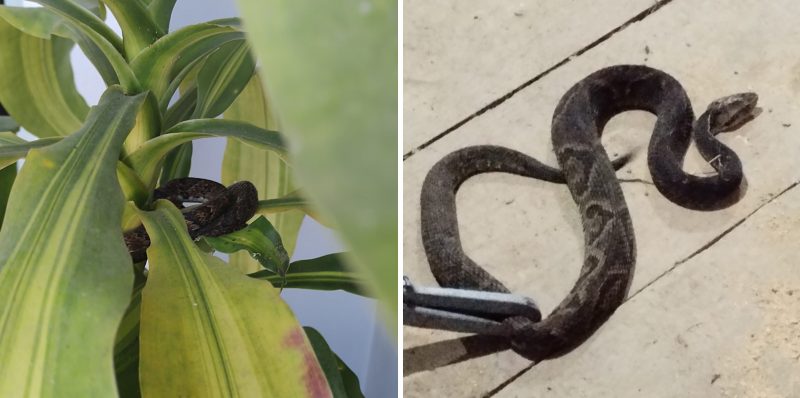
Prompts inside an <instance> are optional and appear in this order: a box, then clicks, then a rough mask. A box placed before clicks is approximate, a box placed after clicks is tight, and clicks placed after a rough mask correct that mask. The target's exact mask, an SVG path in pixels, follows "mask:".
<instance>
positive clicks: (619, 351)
mask: <svg viewBox="0 0 800 398" xmlns="http://www.w3.org/2000/svg"><path fill="white" fill-rule="evenodd" d="M798 230H800V187H797V188H794V189H792V190H791V191H788V192H787V193H786V194H784V195H782V196H781V197H779V198H777V199H776V200H775V201H774V202H772V203H771V204H770V205H768V206H765V207H764V208H762V209H761V210H760V211H758V212H757V213H755V214H754V215H753V216H752V217H750V218H748V219H747V220H746V221H745V222H744V223H743V224H742V225H741V226H740V227H739V228H736V229H735V230H734V231H733V232H731V233H730V234H729V235H727V236H726V237H725V238H723V239H722V240H720V241H719V243H717V244H715V245H714V246H712V247H710V248H709V249H708V250H707V251H705V252H703V253H701V254H699V255H698V256H696V257H694V258H692V259H691V260H690V261H688V262H686V263H685V264H683V265H682V266H681V267H678V268H676V269H675V270H674V271H672V272H670V273H669V274H667V275H665V276H664V277H663V278H661V279H659V280H658V281H657V282H656V283H654V284H653V285H652V286H651V287H650V288H648V289H646V290H644V291H643V292H642V293H640V294H638V295H636V296H635V297H633V298H631V299H630V300H629V301H628V302H627V303H626V304H625V305H623V306H622V307H621V308H620V309H619V310H618V311H617V313H616V314H615V315H614V319H613V322H609V323H607V324H606V325H604V327H603V328H602V329H601V330H600V331H599V332H598V333H596V334H595V336H594V337H593V338H592V339H591V340H589V341H588V342H587V343H586V344H584V345H583V346H581V347H580V348H578V349H576V350H575V351H573V352H572V353H570V355H569V357H565V358H563V360H554V361H547V362H543V363H541V364H539V365H537V366H535V367H534V368H532V369H531V370H530V371H528V372H527V373H525V374H524V375H523V376H521V377H520V378H519V379H517V380H516V381H514V382H513V383H511V384H510V385H509V386H508V387H507V388H505V389H503V390H502V391H501V392H500V393H499V394H498V395H497V396H498V397H535V396H536V397H538V396H560V397H686V396H691V397H763V398H783V397H800V378H798V377H797V375H799V374H800V272H798V266H797V264H798V255H797V243H798V239H797V234H798V233H797V231H798ZM548 394H549V395H548Z"/></svg>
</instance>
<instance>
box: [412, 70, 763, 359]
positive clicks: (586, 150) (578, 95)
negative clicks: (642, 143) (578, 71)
mask: <svg viewBox="0 0 800 398" xmlns="http://www.w3.org/2000/svg"><path fill="white" fill-rule="evenodd" d="M756 101H757V96H756V95H755V94H753V93H743V94H735V95H732V96H729V97H725V98H722V99H719V100H717V101H714V102H712V103H711V104H710V105H709V107H708V109H707V110H706V112H705V113H703V114H702V115H701V116H700V117H699V118H698V119H697V120H696V121H695V119H694V114H693V112H692V107H691V104H690V102H689V99H688V97H687V96H686V93H685V91H684V89H683V87H681V85H680V83H678V81H677V80H675V79H674V78H672V77H671V76H669V75H668V74H666V73H664V72H661V71H659V70H656V69H652V68H649V67H646V66H635V65H620V66H613V67H609V68H605V69H602V70H599V71H597V72H595V73H592V74H591V75H589V76H588V77H586V78H585V79H583V80H581V81H580V82H578V83H577V84H575V85H574V86H573V87H572V88H571V89H570V90H569V91H567V93H566V94H564V96H563V97H562V98H561V101H560V102H559V103H558V105H557V106H556V110H555V113H554V116H553V122H552V126H551V132H552V141H553V148H554V151H555V154H556V157H557V159H558V164H559V166H560V168H561V169H560V170H559V169H556V168H552V167H549V166H546V165H544V164H542V163H540V162H538V161H537V160H536V159H534V158H532V157H529V156H527V155H525V154H522V153H520V152H517V151H514V150H512V149H508V148H503V147H498V146H488V145H487V146H474V147H467V148H463V149H461V150H458V151H456V152H453V153H451V154H449V155H447V156H446V157H444V158H443V159H442V160H440V161H439V162H438V163H437V164H436V165H434V166H433V168H432V169H431V171H430V172H429V173H428V175H427V177H426V178H425V181H424V183H423V187H422V195H421V222H422V242H423V244H424V247H425V252H426V255H427V257H428V262H429V264H430V268H431V271H432V272H433V275H434V276H435V277H436V280H437V281H438V282H439V284H440V285H442V286H443V287H451V288H463V289H478V290H486V291H496V292H508V291H509V290H508V289H507V288H506V287H505V286H504V285H503V284H502V283H500V281H498V280H497V279H495V278H494V277H493V276H491V275H490V274H489V273H488V272H486V271H485V270H484V269H483V268H481V267H480V266H479V265H478V264H476V263H475V262H474V261H472V260H471V259H470V258H469V257H468V256H467V255H466V253H464V250H463V248H462V246H461V241H460V236H459V232H458V219H457V215H456V204H455V203H456V202H455V197H456V191H457V190H458V188H459V186H460V185H461V184H462V183H463V182H464V181H465V180H466V179H468V178H469V177H471V176H474V175H476V174H480V173H487V172H504V173H512V174H518V175H522V176H527V177H533V178H537V179H542V180H545V181H550V182H556V183H563V182H566V184H567V187H568V188H569V191H570V193H571V194H572V198H573V200H574V201H575V203H576V204H577V206H578V210H579V212H580V216H581V222H582V225H583V231H584V263H583V268H582V269H581V272H580V276H579V277H578V279H577V281H576V282H575V285H574V286H573V288H572V290H571V291H570V292H569V293H568V294H567V296H566V298H564V299H563V300H562V301H561V303H560V304H559V305H558V306H556V308H555V309H554V310H553V311H552V312H551V313H550V314H549V316H547V317H546V318H545V319H544V320H542V321H541V322H533V321H531V320H529V319H527V318H523V317H512V318H509V319H507V320H506V321H505V322H506V324H507V325H508V327H509V328H511V330H512V333H511V336H512V337H511V345H512V347H513V349H514V350H515V351H516V352H518V353H519V354H521V355H523V356H525V357H526V358H528V359H531V360H533V361H541V360H543V359H548V358H552V357H555V356H559V355H562V354H564V353H566V352H568V351H570V350H572V349H574V348H575V347H577V346H578V345H580V344H581V343H582V342H583V341H585V340H586V339H587V338H588V337H589V336H591V335H592V334H593V333H594V331H596V330H597V329H598V328H599V327H600V326H601V325H602V324H603V323H604V322H605V321H606V320H607V319H608V318H609V317H610V316H611V315H612V314H613V312H614V311H615V310H616V308H617V307H619V305H620V304H622V302H623V300H624V299H625V297H626V295H627V292H628V289H629V286H630V283H631V280H632V277H633V271H634V265H635V260H636V249H635V239H634V232H633V226H632V224H631V218H630V215H629V213H628V208H627V205H626V204H625V198H624V197H623V194H622V189H621V187H620V185H619V182H618V181H617V179H616V176H615V173H614V171H615V168H618V167H619V166H621V165H623V164H624V163H625V161H627V159H625V158H623V159H618V160H617V161H615V162H613V163H612V162H611V161H610V160H609V157H608V154H607V153H606V151H605V149H604V148H603V146H602V144H601V142H600V135H601V133H602V131H603V127H604V126H605V124H606V122H607V121H608V120H609V119H610V118H611V117H613V116H614V115H617V114H619V113H622V112H625V111H628V110H645V111H649V112H651V113H653V114H655V115H656V116H657V120H656V124H655V128H654V131H653V134H652V137H651V139H650V144H649V147H648V167H649V169H650V173H651V175H652V177H653V183H654V184H655V186H656V188H658V190H659V191H660V192H661V193H662V194H663V195H664V196H665V197H667V198H668V199H669V200H671V201H672V202H674V203H676V204H678V205H681V206H683V207H687V208H691V209H714V208H719V207H720V205H721V204H722V203H725V202H728V201H730V199H731V198H732V197H734V196H736V195H737V194H738V190H739V186H740V184H741V181H742V168H741V162H740V161H739V158H738V157H737V156H736V154H735V153H734V152H733V151H732V150H731V149H729V148H728V147H726V146H725V145H723V144H722V143H721V142H719V141H718V140H717V139H716V138H715V135H716V134H717V133H720V132H724V131H731V130H734V129H736V128H738V127H739V126H741V125H742V124H744V123H745V122H747V121H749V120H750V119H752V118H753V117H754V116H755V104H756ZM692 139H693V140H694V142H695V144H696V146H697V148H698V150H699V151H700V154H701V155H702V156H703V157H704V158H705V159H706V161H708V162H709V164H710V165H711V166H712V167H714V169H715V170H716V174H715V175H712V176H703V177H701V176H695V175H691V174H688V173H686V172H684V171H683V169H682V166H683V159H684V156H685V154H686V151H687V149H688V147H689V143H690V141H691V140H692Z"/></svg>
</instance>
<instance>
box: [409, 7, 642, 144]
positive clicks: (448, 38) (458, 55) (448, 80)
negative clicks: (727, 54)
mask: <svg viewBox="0 0 800 398" xmlns="http://www.w3.org/2000/svg"><path fill="white" fill-rule="evenodd" d="M651 5H653V1H652V0H614V1H604V2H599V1H593V0H571V1H568V2H566V3H565V2H562V1H534V0H524V1H508V2H506V1H476V0H469V1H464V0H447V1H424V0H408V1H405V3H404V8H403V12H404V15H403V20H404V25H403V34H404V44H403V58H404V64H403V74H404V80H405V84H404V97H405V98H404V101H405V112H403V122H404V128H403V129H404V130H405V131H406V132H407V133H406V134H405V136H404V139H403V152H407V151H409V150H411V149H413V148H416V147H417V146H418V145H420V144H422V143H423V142H425V141H426V140H428V139H430V138H432V137H433V136H435V135H436V134H439V133H441V132H442V131H444V130H445V129H447V128H448V127H450V126H452V125H453V124H455V123H457V122H458V121H460V120H461V119H463V118H465V117H467V116H469V115H470V114H472V113H473V112H475V111H477V110H478V109H480V108H481V107H483V106H484V105H487V104H489V103H490V102H492V101H494V100H495V99H496V98H498V97H500V96H502V95H503V94H505V93H507V92H508V91H510V90H512V89H514V88H515V87H517V86H519V85H520V84H523V83H524V82H525V81H527V80H529V79H531V78H532V77H534V76H535V75H537V74H539V73H541V72H544V71H545V70H547V69H548V68H550V67H552V66H553V65H555V64H556V63H558V62H559V61H561V60H562V59H564V58H565V57H568V56H570V55H571V54H573V53H574V52H575V51H578V50H579V49H581V48H582V47H583V46H585V45H587V44H589V43H591V42H592V41H593V40H595V39H596V38H598V37H600V36H602V35H603V34H605V33H607V32H608V31H610V30H611V29H613V28H615V27H617V26H619V25H621V24H623V23H624V22H625V21H627V20H628V19H629V18H631V17H633V16H634V15H636V14H637V13H638V12H640V11H642V10H645V9H647V8H648V7H650V6H651ZM588 21H591V23H587V22H588ZM408 132H413V134H409V133H408Z"/></svg>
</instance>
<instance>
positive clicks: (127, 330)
mask: <svg viewBox="0 0 800 398" xmlns="http://www.w3.org/2000/svg"><path fill="white" fill-rule="evenodd" d="M143 287H144V281H143V280H140V281H138V283H137V284H136V286H135V287H134V289H133V295H132V296H131V301H130V305H129V306H128V309H127V311H125V315H124V316H123V317H122V321H121V322H120V324H119V328H118V329H117V336H116V342H115V343H114V372H115V373H116V378H117V390H118V391H119V395H120V397H131V398H138V397H139V396H141V391H139V312H140V311H141V308H142V288H143Z"/></svg>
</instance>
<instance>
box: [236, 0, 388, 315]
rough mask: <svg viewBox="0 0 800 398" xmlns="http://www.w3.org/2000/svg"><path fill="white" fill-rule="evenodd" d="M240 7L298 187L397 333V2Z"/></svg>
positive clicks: (249, 1) (303, 0)
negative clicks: (338, 238)
mask: <svg viewBox="0 0 800 398" xmlns="http://www.w3.org/2000/svg"><path fill="white" fill-rule="evenodd" d="M237 3H238V4H239V9H240V10H241V15H242V18H243V19H244V27H245V30H246V31H247V34H248V39H249V41H250V44H251V46H252V48H253V51H254V53H255V55H256V57H257V58H258V61H259V62H260V65H261V68H262V70H263V72H264V73H263V75H262V76H263V77H264V79H265V81H264V84H265V86H266V88H267V90H268V92H269V94H270V99H272V100H273V101H274V105H275V107H276V110H277V114H278V115H280V118H281V123H282V125H283V128H282V129H281V131H284V132H285V133H286V134H287V139H288V140H289V141H290V144H291V145H290V148H291V149H292V151H291V153H290V156H291V159H292V167H293V171H294V177H295V179H296V182H297V183H298V184H299V185H300V186H301V187H302V188H303V191H304V193H305V194H306V195H307V197H308V199H309V200H310V201H311V202H312V203H314V207H315V208H316V209H318V210H319V212H320V213H322V214H323V215H324V216H325V217H326V218H327V219H330V221H331V223H332V224H333V225H334V227H335V229H336V230H337V231H338V232H339V233H340V236H341V237H342V238H343V240H344V243H345V244H346V245H347V246H349V248H350V249H351V254H352V257H351V258H350V259H351V260H352V264H353V266H354V267H356V269H358V270H360V271H361V272H363V274H364V276H365V278H366V280H368V281H369V284H370V287H371V288H372V289H373V290H374V292H375V294H376V295H377V297H378V298H379V299H380V301H381V303H382V304H383V307H384V309H385V310H386V311H387V316H386V317H385V319H386V320H387V321H389V322H390V324H389V330H394V329H395V327H394V325H393V324H392V322H394V320H395V319H397V317H396V314H397V257H398V256H397V254H398V250H397V242H398V237H397V185H398V181H397V163H398V161H397V159H398V148H397V141H398V139H397V10H398V7H397V1H391V0H364V1H358V2H348V3H345V4H343V3H341V2H319V1H313V0H298V1H279V0H266V1H265V0H238V2H237ZM320 32H325V33H320Z"/></svg>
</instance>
